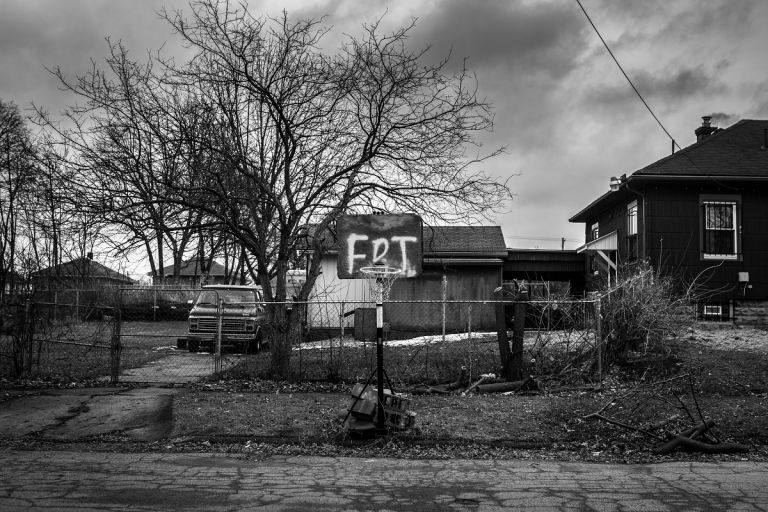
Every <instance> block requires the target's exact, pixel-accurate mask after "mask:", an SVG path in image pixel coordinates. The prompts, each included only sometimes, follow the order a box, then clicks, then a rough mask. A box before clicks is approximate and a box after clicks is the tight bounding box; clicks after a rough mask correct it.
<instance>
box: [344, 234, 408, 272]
mask: <svg viewBox="0 0 768 512" xmlns="http://www.w3.org/2000/svg"><path fill="white" fill-rule="evenodd" d="M368 239H369V238H368V235H358V234H356V233H352V234H350V235H349V236H348V237H347V250H348V258H347V263H348V266H349V273H350V274H353V273H354V271H355V260H365V259H366V258H367V257H368V254H370V255H371V264H372V265H375V264H376V263H378V262H380V261H382V260H384V258H385V257H386V255H387V253H388V252H389V247H390V241H391V242H392V244H394V245H397V246H399V247H400V255H401V256H400V261H401V269H402V270H403V271H405V272H408V252H407V244H408V243H415V242H418V241H419V239H418V238H417V237H415V236H397V235H396V236H393V237H390V239H389V240H387V239H386V238H377V239H375V240H372V241H371V247H370V249H371V252H370V253H368V252H365V253H357V252H355V244H356V243H357V242H365V241H367V240H368Z"/></svg>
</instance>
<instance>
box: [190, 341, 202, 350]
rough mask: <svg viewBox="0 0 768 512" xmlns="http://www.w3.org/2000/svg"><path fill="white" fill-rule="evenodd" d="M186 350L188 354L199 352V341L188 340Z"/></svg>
mask: <svg viewBox="0 0 768 512" xmlns="http://www.w3.org/2000/svg"><path fill="white" fill-rule="evenodd" d="M187 349H188V350H189V351H190V352H200V340H188V341H187Z"/></svg>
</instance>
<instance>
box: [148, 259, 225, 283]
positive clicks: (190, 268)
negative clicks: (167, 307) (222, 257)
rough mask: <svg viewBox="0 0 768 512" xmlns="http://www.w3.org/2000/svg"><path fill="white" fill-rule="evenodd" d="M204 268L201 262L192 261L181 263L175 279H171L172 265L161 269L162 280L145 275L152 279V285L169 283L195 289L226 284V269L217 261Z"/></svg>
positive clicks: (151, 275)
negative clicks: (204, 285) (206, 285)
mask: <svg viewBox="0 0 768 512" xmlns="http://www.w3.org/2000/svg"><path fill="white" fill-rule="evenodd" d="M205 268H206V267H205V264H204V263H203V262H202V261H201V260H199V259H192V260H186V261H182V262H181V266H180V267H179V275H178V276H177V277H175V278H174V277H172V276H173V265H168V266H167V267H163V276H165V278H164V279H160V278H159V277H158V276H156V275H153V273H152V272H147V275H148V276H149V277H151V278H152V284H154V285H157V284H161V283H169V282H170V283H172V284H173V285H175V286H183V287H189V288H197V287H198V286H201V285H203V284H224V283H226V282H227V274H226V271H225V270H226V269H225V268H224V265H222V264H221V263H219V262H218V261H211V262H210V268H208V270H207V271H206V270H205Z"/></svg>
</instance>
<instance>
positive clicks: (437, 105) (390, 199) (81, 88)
mask: <svg viewBox="0 0 768 512" xmlns="http://www.w3.org/2000/svg"><path fill="white" fill-rule="evenodd" d="M164 17H165V18H166V19H167V20H168V22H169V23H170V24H171V26H172V27H173V28H174V29H175V30H176V32H177V33H178V34H179V35H180V36H181V37H182V39H183V41H184V42H185V43H186V44H187V45H188V47H189V48H190V49H191V50H192V51H193V53H194V56H193V57H192V58H191V60H190V61H189V62H185V63H181V64H179V63H174V62H172V61H163V60H160V59H157V60H154V61H153V62H151V63H148V64H147V65H143V66H139V65H138V64H136V63H132V62H130V61H129V60H128V59H127V57H126V55H125V52H124V51H123V52H117V54H116V53H115V52H114V49H115V48H116V47H115V46H112V47H111V48H112V49H113V52H112V56H111V58H109V59H108V62H109V65H110V66H111V67H112V72H114V74H115V76H116V79H114V80H108V79H107V78H106V75H105V74H104V73H103V72H101V71H99V70H97V69H94V71H93V72H92V73H91V74H90V75H88V76H86V77H81V78H79V79H78V80H77V81H75V82H70V81H67V80H65V78H64V76H63V74H61V73H59V77H60V78H62V82H63V83H64V85H65V86H66V87H68V88H70V89H71V90H72V91H74V92H75V93H77V94H79V95H80V96H81V97H84V98H85V99H86V101H87V102H88V103H89V104H90V105H91V106H92V108H91V118H90V121H91V125H90V126H92V127H93V126H95V127H97V128H98V131H99V133H100V134H102V135H103V130H104V129H105V127H106V126H107V125H108V124H109V125H117V126H122V125H123V124H126V125H128V126H131V129H133V124H136V123H139V124H140V125H141V130H142V132H143V133H146V134H151V135H152V136H153V137H157V138H159V139H162V140H163V142H159V139H158V142H157V143H158V144H164V145H165V146H164V148H165V150H164V152H162V154H158V153H157V152H155V155H154V156H153V157H152V159H151V160H152V161H153V162H154V161H155V159H158V165H161V166H164V167H163V169H164V170H163V172H160V171H159V169H158V168H157V167H156V166H144V167H142V168H141V170H140V171H138V172H139V175H140V176H141V179H143V180H148V183H149V184H150V185H151V187H152V192H153V194H154V195H155V197H154V199H153V198H150V197H141V198H138V197H137V198H132V200H133V201H134V202H133V204H139V203H141V204H146V205H152V207H155V208H160V207H161V206H163V207H165V208H168V207H169V206H168V205H176V206H180V207H182V208H184V209H187V210H189V211H193V212H197V213H199V215H200V220H201V222H203V223H204V226H205V227H206V228H210V229H215V230H218V231H220V232H223V233H227V236H228V237H229V238H230V239H231V240H233V241H235V242H236V243H237V244H238V245H239V246H240V247H241V248H242V249H243V251H244V253H245V256H246V257H245V258H244V263H246V264H247V265H249V266H250V267H249V268H252V270H253V274H254V275H255V276H256V277H257V278H258V282H259V283H260V284H261V286H262V287H263V289H264V294H265V298H266V300H268V301H272V302H283V301H285V299H286V275H287V271H288V270H289V268H290V265H291V262H292V261H293V260H294V259H295V258H296V254H297V251H300V250H304V251H307V254H309V255H310V257H309V259H308V265H307V279H306V283H305V285H304V286H303V288H302V289H301V290H300V292H299V296H298V299H299V300H305V299H307V297H309V294H310V291H311V289H312V287H313V286H314V283H315V280H316V278H317V275H318V273H319V271H320V261H321V258H322V255H323V252H324V251H325V250H326V249H327V246H328V243H327V241H325V240H323V239H322V237H318V236H311V235H312V234H313V233H325V232H328V230H329V229H330V228H332V227H333V226H334V223H335V221H336V219H337V217H338V216H339V215H340V214H343V213H350V212H370V211H372V210H373V209H377V210H383V211H388V212H398V211H406V212H417V213H420V214H421V215H423V216H424V217H425V218H426V219H427V220H428V221H455V220H458V219H461V220H465V221H466V220H468V219H475V218H480V217H484V216H486V215H487V214H488V213H489V212H492V211H494V210H496V209H498V208H501V207H503V206H504V205H505V203H506V200H507V199H509V198H510V192H509V189H508V188H507V186H506V184H500V183H498V182H496V181H495V180H493V179H491V178H490V177H488V176H487V175H485V174H484V173H483V172H482V171H479V170H477V166H478V164H481V163H482V162H483V161H484V160H485V159H487V158H490V157H492V156H494V155H496V154H498V153H499V152H500V151H501V150H495V151H491V152H488V153H481V152H480V149H479V147H478V145H477V144H476V139H475V135H476V134H477V133H478V132H481V131H484V130H488V129H490V128H491V127H492V122H493V116H492V111H491V108H490V106H489V105H488V104H487V103H486V102H485V101H484V100H483V99H482V98H480V97H478V95H477V88H476V82H475V80H474V78H473V77H472V75H470V74H469V72H468V71H467V70H466V69H462V70H461V71H459V72H458V73H451V72H449V70H448V66H447V60H442V61H439V62H437V63H436V64H429V63H427V49H425V50H422V51H413V50H411V49H410V48H409V47H408V46H407V44H406V43H407V39H408V35H409V33H410V31H411V30H413V29H414V27H413V25H409V26H407V27H404V28H402V29H399V30H396V31H395V32H393V33H387V34H383V33H381V30H380V26H379V24H378V23H374V24H372V25H369V26H365V27H364V31H363V35H362V37H360V38H354V37H350V38H349V39H348V41H347V42H346V43H345V44H344V45H343V46H342V47H341V48H340V50H339V51H338V52H336V53H334V54H329V53H327V52H324V51H322V50H321V49H320V45H321V42H322V40H323V37H324V36H325V35H326V33H327V31H326V29H324V28H322V27H321V26H320V24H319V22H318V21H317V20H308V21H305V20H301V21H292V20H290V19H289V18H288V16H287V15H285V14H284V15H283V16H282V17H281V18H280V19H265V18H256V17H253V16H252V15H251V14H250V13H249V11H248V8H247V5H245V4H239V5H238V6H233V5H231V4H230V3H229V2H219V1H216V0H203V1H199V2H194V3H192V5H191V15H190V17H189V19H187V18H185V17H184V16H183V15H182V14H181V13H169V12H164ZM116 57H117V58H116ZM115 64H117V67H116V68H115V67H114V66H115ZM97 111H98V112H100V114H99V115H98V116H97V115H96V112H97ZM106 121H108V123H107V122H106ZM81 126H82V125H81ZM92 135H93V134H92V133H90V134H88V135H87V136H85V135H84V136H82V137H81V138H80V140H79V144H80V145H81V146H82V148H83V149H87V150H88V151H91V152H92V153H93V152H95V151H94V150H93V143H92V142H89V139H92V138H93V137H92ZM135 153H136V151H133V154H135ZM110 159H111V157H110ZM168 159H172V161H173V162H174V165H172V166H169V164H168V161H167V160H168ZM102 163H103V164H104V165H106V164H108V162H102ZM134 163H135V162H132V165H133V164H134ZM166 171H167V172H166ZM110 179H119V176H117V175H115V176H113V177H111V178H110ZM166 216H167V214H163V218H165V217H166ZM310 226H311V227H313V228H314V229H308V227H310ZM270 311H271V315H272V318H271V320H272V325H274V326H275V327H276V330H277V334H276V335H275V336H274V339H273V340H272V369H273V372H274V373H275V375H277V376H285V375H286V374H287V372H288V369H289V366H288V365H289V361H290V359H289V358H290V354H291V350H290V348H291V347H290V343H291V336H290V334H291V332H292V328H293V327H294V326H295V324H296V323H297V322H295V321H294V322H292V320H295V319H292V318H291V317H290V313H288V312H287V311H286V310H285V308H281V307H275V308H270Z"/></svg>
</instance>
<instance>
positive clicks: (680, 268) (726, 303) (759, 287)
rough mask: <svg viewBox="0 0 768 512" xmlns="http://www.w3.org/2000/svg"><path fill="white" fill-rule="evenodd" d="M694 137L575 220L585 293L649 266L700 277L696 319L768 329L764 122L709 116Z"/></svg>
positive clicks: (614, 183)
mask: <svg viewBox="0 0 768 512" xmlns="http://www.w3.org/2000/svg"><path fill="white" fill-rule="evenodd" d="M694 133H695V135H696V143H694V144H692V145H691V146H688V147H686V148H684V149H682V150H680V151H678V152H677V153H673V154H672V155H670V156H667V157H666V158H662V159H661V160H658V161H656V162H654V163H652V164H650V165H648V166H646V167H643V168H642V169H639V170H637V171H635V172H634V173H632V174H630V175H629V176H626V175H622V176H621V177H620V178H615V177H614V178H611V180H610V191H609V192H606V193H605V194H603V195H602V196H600V197H599V198H597V199H596V200H594V201H593V202H592V203H590V204H589V205H588V206H586V207H585V208H584V209H583V210H581V211H580V212H579V213H577V214H576V215H574V216H573V217H571V218H570V221H571V222H580V223H584V224H585V227H586V229H585V232H586V243H585V245H584V246H582V247H581V248H580V249H579V251H580V252H583V253H586V254H588V256H589V257H588V258H587V261H588V264H587V266H588V269H587V273H588V276H587V287H588V288H590V287H592V288H594V286H595V282H596V280H600V279H610V278H611V276H612V275H615V271H616V270H617V269H618V268H619V267H620V266H622V265H626V264H629V263H632V262H636V261H641V260H645V261H648V262H650V263H651V265H652V266H653V267H654V268H657V269H659V270H661V271H662V272H663V273H667V274H670V275H676V276H680V277H682V278H683V279H685V280H687V281H689V282H690V281H694V280H696V282H697V285H698V286H699V290H700V291H701V292H703V294H704V295H703V296H704V297H706V299H705V300H702V301H701V302H700V303H699V304H698V306H697V313H698V315H699V316H700V317H704V318H707V319H719V320H733V321H737V322H756V321H760V322H768V121H763V120H749V119H745V120H742V121H739V122H737V123H736V124H734V125H732V126H730V127H728V128H725V129H720V128H716V127H714V126H712V125H711V118H710V117H704V118H703V123H702V125H701V126H700V127H698V128H697V129H696V130H695V132H694Z"/></svg>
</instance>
